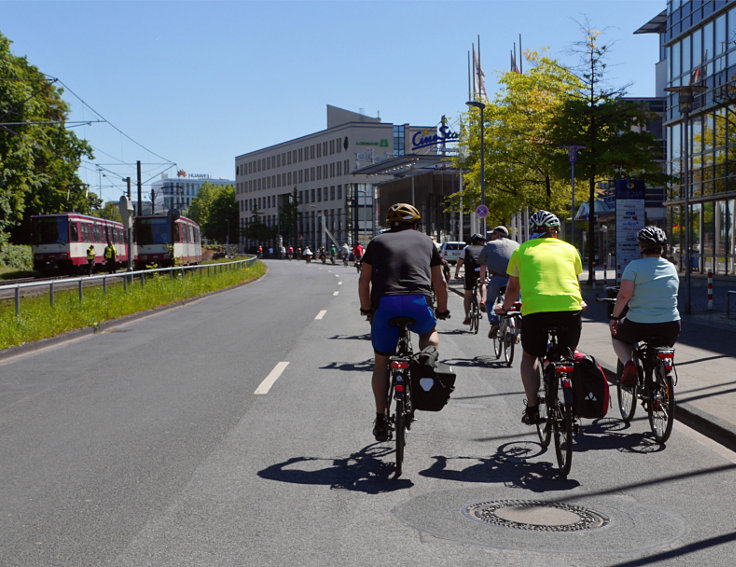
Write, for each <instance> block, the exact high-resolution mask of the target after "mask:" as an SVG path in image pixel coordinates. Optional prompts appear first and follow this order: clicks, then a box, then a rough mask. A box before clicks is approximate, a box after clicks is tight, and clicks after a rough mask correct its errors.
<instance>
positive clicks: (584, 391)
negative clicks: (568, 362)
mask: <svg viewBox="0 0 736 567" xmlns="http://www.w3.org/2000/svg"><path fill="white" fill-rule="evenodd" d="M572 393H573V398H574V404H575V414H576V415H577V416H579V417H584V418H588V419H598V418H601V417H603V416H605V415H606V412H607V411H608V406H609V404H610V401H611V398H610V393H609V391H608V380H606V374H605V373H604V372H603V368H601V365H600V364H598V362H597V361H596V359H595V358H593V357H592V356H591V355H589V354H584V353H582V352H576V353H575V371H574V372H573V375H572Z"/></svg>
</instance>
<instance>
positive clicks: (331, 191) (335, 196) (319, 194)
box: [240, 185, 342, 211]
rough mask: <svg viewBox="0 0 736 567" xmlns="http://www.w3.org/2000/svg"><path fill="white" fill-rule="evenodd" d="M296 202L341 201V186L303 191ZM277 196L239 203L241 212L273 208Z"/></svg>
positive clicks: (255, 198)
mask: <svg viewBox="0 0 736 567" xmlns="http://www.w3.org/2000/svg"><path fill="white" fill-rule="evenodd" d="M297 198H298V200H299V203H300V204H309V203H321V202H322V201H334V200H338V201H340V200H342V185H337V186H335V185H332V186H330V187H317V188H316V189H305V190H303V191H299V194H298V197H297ZM277 199H278V195H266V196H265V197H253V198H252V199H245V200H244V201H241V202H240V210H241V211H250V210H254V207H256V208H257V209H258V210H259V211H260V210H266V209H271V208H275V207H276V206H277Z"/></svg>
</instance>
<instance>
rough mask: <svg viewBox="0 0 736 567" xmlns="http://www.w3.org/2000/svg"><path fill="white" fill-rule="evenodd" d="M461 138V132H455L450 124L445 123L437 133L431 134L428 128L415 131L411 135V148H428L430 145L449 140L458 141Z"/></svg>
mask: <svg viewBox="0 0 736 567" xmlns="http://www.w3.org/2000/svg"><path fill="white" fill-rule="evenodd" d="M459 139H460V134H458V133H457V132H453V131H452V130H451V129H450V127H449V126H446V125H445V124H443V125H442V126H440V127H439V128H437V133H436V134H430V133H429V130H428V129H424V130H420V131H418V132H415V133H414V135H413V136H412V137H411V143H412V146H411V149H412V150H418V149H420V148H427V147H429V146H436V145H437V144H444V143H447V142H457V141H458V140H459Z"/></svg>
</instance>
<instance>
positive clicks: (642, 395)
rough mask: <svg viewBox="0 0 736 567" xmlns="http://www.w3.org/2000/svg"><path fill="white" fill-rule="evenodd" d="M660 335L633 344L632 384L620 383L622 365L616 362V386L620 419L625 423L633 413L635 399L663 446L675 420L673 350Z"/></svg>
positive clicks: (655, 437)
mask: <svg viewBox="0 0 736 567" xmlns="http://www.w3.org/2000/svg"><path fill="white" fill-rule="evenodd" d="M662 342H663V341H662V337H658V336H651V337H645V338H644V339H642V340H641V341H639V342H638V343H637V344H636V345H634V351H633V355H632V360H633V361H634V364H636V375H637V380H636V383H635V384H633V385H630V386H626V385H623V384H622V383H621V375H622V373H623V368H624V366H623V364H621V361H620V360H619V361H618V364H617V365H616V377H617V378H618V384H617V386H616V390H617V396H618V407H619V410H620V411H621V418H622V419H623V420H624V422H626V423H627V424H628V423H629V422H631V419H632V418H633V417H634V413H635V412H636V400H637V399H639V400H641V403H642V407H643V408H644V409H645V410H646V411H647V416H648V418H649V427H650V428H651V430H652V434H653V435H654V440H655V441H656V442H657V443H659V444H660V445H663V444H664V443H665V442H666V441H667V439H669V437H670V434H671V433H672V425H673V423H674V421H675V383H676V382H677V381H676V379H673V374H675V375H676V371H675V360H674V358H675V349H674V348H672V347H668V346H656V345H657V344H662Z"/></svg>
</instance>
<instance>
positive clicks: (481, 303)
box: [478, 301, 486, 313]
mask: <svg viewBox="0 0 736 567" xmlns="http://www.w3.org/2000/svg"><path fill="white" fill-rule="evenodd" d="M478 307H480V310H481V311H483V313H485V312H486V302H485V301H481V302H480V305H479V306H478Z"/></svg>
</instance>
